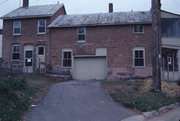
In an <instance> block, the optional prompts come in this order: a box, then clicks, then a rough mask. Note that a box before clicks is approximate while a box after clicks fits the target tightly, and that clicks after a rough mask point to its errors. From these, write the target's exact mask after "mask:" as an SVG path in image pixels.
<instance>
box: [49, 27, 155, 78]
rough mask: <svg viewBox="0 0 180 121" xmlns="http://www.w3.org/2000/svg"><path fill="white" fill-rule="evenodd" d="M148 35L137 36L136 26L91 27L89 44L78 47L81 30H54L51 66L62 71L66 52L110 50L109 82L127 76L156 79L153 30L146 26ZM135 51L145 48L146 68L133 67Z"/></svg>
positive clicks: (108, 56) (89, 28)
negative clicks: (152, 40)
mask: <svg viewBox="0 0 180 121" xmlns="http://www.w3.org/2000/svg"><path fill="white" fill-rule="evenodd" d="M144 31H145V33H144V34H134V33H133V25H124V26H96V27H87V28H86V42H85V43H77V28H58V29H57V28H56V29H51V38H50V43H51V48H50V55H51V56H50V63H51V65H52V66H53V67H54V68H56V69H55V70H58V69H59V68H61V65H62V63H61V60H62V49H63V48H70V49H72V50H73V54H74V55H95V50H96V48H107V68H108V75H107V76H108V79H114V78H119V77H120V76H121V75H124V73H127V74H132V75H133V76H140V77H146V76H152V72H151V70H152V62H151V61H152V53H151V51H152V50H151V26H150V25H145V30H144ZM133 47H144V48H145V52H146V59H145V60H146V66H145V67H144V68H134V67H133V55H132V52H133V51H132V49H133ZM142 72H143V73H142Z"/></svg>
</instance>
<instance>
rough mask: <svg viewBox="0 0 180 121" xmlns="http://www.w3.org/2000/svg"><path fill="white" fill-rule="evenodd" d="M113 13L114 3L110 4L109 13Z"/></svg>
mask: <svg viewBox="0 0 180 121" xmlns="http://www.w3.org/2000/svg"><path fill="white" fill-rule="evenodd" d="M112 12H113V3H109V13H112Z"/></svg>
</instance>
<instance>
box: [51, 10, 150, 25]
mask: <svg viewBox="0 0 180 121" xmlns="http://www.w3.org/2000/svg"><path fill="white" fill-rule="evenodd" d="M150 23H151V13H150V11H142V12H141V11H137V12H116V13H99V14H79V15H78V14H77V15H60V16H59V17H58V18H57V19H55V20H54V21H53V22H52V23H51V24H50V25H49V27H50V28H54V27H76V26H98V25H123V24H150Z"/></svg>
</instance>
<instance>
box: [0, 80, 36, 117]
mask: <svg viewBox="0 0 180 121" xmlns="http://www.w3.org/2000/svg"><path fill="white" fill-rule="evenodd" d="M35 91H36V88H33V87H31V86H29V85H28V84H27V83H26V81H25V80H24V79H22V78H6V79H5V78H4V79H0V107H1V108H0V110H1V111H0V118H1V121H19V120H20V117H21V116H22V115H23V113H24V111H25V110H27V109H28V107H29V105H30V104H31V99H30V97H31V96H32V95H33V94H34V93H35Z"/></svg>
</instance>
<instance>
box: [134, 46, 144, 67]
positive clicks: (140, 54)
mask: <svg viewBox="0 0 180 121" xmlns="http://www.w3.org/2000/svg"><path fill="white" fill-rule="evenodd" d="M133 65H134V67H145V49H144V48H134V49H133Z"/></svg>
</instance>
